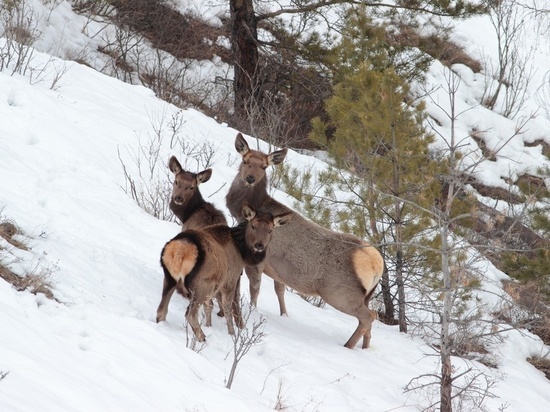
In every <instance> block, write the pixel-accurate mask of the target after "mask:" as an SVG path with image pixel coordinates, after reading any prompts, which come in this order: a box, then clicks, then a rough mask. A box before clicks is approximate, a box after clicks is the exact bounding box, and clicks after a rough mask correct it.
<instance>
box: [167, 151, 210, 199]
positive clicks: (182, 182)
mask: <svg viewBox="0 0 550 412" xmlns="http://www.w3.org/2000/svg"><path fill="white" fill-rule="evenodd" d="M168 167H169V168H170V171H171V172H172V173H174V183H173V184H172V199H171V200H172V202H173V203H175V204H176V205H178V206H181V205H184V204H186V203H188V202H189V200H190V199H192V198H193V196H195V195H196V194H197V193H198V190H199V189H198V187H199V185H200V184H201V183H204V182H208V180H209V179H210V177H211V176H212V169H206V170H204V171H202V172H199V173H191V172H186V171H185V170H183V169H182V167H181V164H180V162H178V159H176V157H175V156H172V157H171V158H170V161H169V162H168Z"/></svg>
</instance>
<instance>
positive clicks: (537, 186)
mask: <svg viewBox="0 0 550 412" xmlns="http://www.w3.org/2000/svg"><path fill="white" fill-rule="evenodd" d="M515 184H516V185H517V186H518V187H519V188H520V190H521V192H522V193H525V194H526V195H527V196H531V195H537V196H539V197H549V196H550V192H549V191H548V189H547V188H546V184H545V183H544V179H543V178H542V177H539V176H534V175H531V174H528V173H524V174H522V175H521V176H519V177H518V179H517V180H516V182H515Z"/></svg>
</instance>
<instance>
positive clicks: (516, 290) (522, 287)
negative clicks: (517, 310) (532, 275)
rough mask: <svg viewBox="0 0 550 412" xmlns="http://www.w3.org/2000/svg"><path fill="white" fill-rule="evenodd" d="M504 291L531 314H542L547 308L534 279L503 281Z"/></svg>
mask: <svg viewBox="0 0 550 412" xmlns="http://www.w3.org/2000/svg"><path fill="white" fill-rule="evenodd" d="M504 291H505V292H506V293H508V295H510V296H511V297H512V299H513V300H514V301H515V302H516V303H517V304H518V305H519V306H520V307H521V308H523V309H525V310H527V311H529V312H530V313H533V314H544V313H546V312H548V308H547V306H546V305H545V303H544V299H543V296H542V294H541V292H540V287H539V285H538V284H537V282H535V281H527V282H504Z"/></svg>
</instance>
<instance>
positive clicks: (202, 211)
mask: <svg viewBox="0 0 550 412" xmlns="http://www.w3.org/2000/svg"><path fill="white" fill-rule="evenodd" d="M168 168H169V169H170V171H171V172H172V173H173V174H174V182H173V183H172V195H171V197H170V210H171V211H172V213H174V215H175V216H176V217H177V218H178V219H179V220H180V222H181V224H182V227H181V230H182V231H184V230H186V229H202V228H204V227H207V226H211V225H215V224H223V225H227V220H226V219H225V215H224V213H223V212H222V211H221V210H219V209H217V208H216V207H215V206H214V205H213V204H212V203H209V202H207V201H205V200H204V198H203V197H202V194H201V192H200V190H199V185H200V184H202V183H205V182H208V181H209V180H210V177H212V169H206V170H203V171H202V172H199V173H193V172H188V171H185V170H183V168H182V167H181V164H180V162H179V161H178V159H177V158H176V157H175V156H172V157H171V158H170V160H169V161H168ZM165 290H167V291H168V292H167V293H168V295H167V296H166V310H168V304H169V303H170V299H171V298H172V295H173V293H174V291H175V290H176V282H174V280H173V279H171V278H166V277H165V278H164V285H163V291H165ZM239 291H240V289H239ZM182 293H184V291H182ZM163 296H164V294H163ZM210 308H211V304H210V305H209V306H208V309H210ZM220 316H223V313H222V312H220ZM165 317H166V314H165ZM211 325H212V317H211V312H210V311H207V317H206V326H211Z"/></svg>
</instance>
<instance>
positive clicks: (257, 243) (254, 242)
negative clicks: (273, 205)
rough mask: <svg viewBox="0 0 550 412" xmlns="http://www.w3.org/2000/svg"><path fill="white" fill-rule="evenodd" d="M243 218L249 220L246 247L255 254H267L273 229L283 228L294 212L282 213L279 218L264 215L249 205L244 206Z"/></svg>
mask: <svg viewBox="0 0 550 412" xmlns="http://www.w3.org/2000/svg"><path fill="white" fill-rule="evenodd" d="M242 213H243V216H244V218H245V219H246V220H248V225H247V226H246V233H245V239H246V246H247V247H248V248H249V250H252V251H254V253H263V252H265V250H266V248H267V245H268V244H269V241H270V240H271V235H272V232H273V229H274V228H275V227H277V226H282V225H284V224H286V223H288V221H289V220H290V219H291V218H292V212H286V213H282V214H280V215H277V216H273V215H271V213H262V212H258V213H256V211H255V210H254V209H252V208H251V207H250V206H248V205H247V204H245V205H243V209H242Z"/></svg>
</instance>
